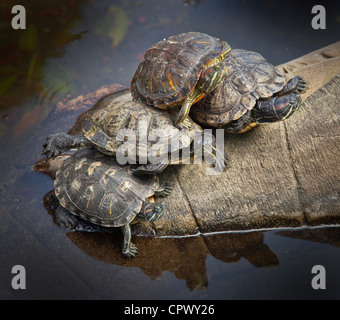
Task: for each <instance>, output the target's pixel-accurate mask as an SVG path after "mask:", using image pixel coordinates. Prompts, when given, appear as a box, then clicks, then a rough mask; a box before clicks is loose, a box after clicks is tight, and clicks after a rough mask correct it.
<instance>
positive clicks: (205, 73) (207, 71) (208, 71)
mask: <svg viewBox="0 0 340 320" xmlns="http://www.w3.org/2000/svg"><path fill="white" fill-rule="evenodd" d="M211 71H213V68H209V69H208V70H206V71H204V72H203V74H202V78H204V77H205V76H206V75H207V74H208V73H210V72H211Z"/></svg>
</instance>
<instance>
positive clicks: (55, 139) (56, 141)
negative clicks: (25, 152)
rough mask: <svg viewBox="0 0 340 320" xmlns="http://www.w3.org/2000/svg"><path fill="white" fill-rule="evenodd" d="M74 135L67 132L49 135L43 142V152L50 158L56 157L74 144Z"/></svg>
mask: <svg viewBox="0 0 340 320" xmlns="http://www.w3.org/2000/svg"><path fill="white" fill-rule="evenodd" d="M73 140H74V139H73V137H72V136H70V135H68V134H66V133H56V134H51V135H49V136H48V137H47V138H46V140H45V142H44V143H43V145H42V146H43V152H42V154H44V155H45V156H46V157H47V158H48V159H50V158H53V159H54V158H55V157H57V156H59V155H61V154H62V153H64V152H66V151H67V150H69V149H70V148H71V146H72V145H73Z"/></svg>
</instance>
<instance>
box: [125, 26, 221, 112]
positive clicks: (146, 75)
mask: <svg viewBox="0 0 340 320" xmlns="http://www.w3.org/2000/svg"><path fill="white" fill-rule="evenodd" d="M223 46H224V45H223V43H222V41H221V40H219V39H217V38H214V37H212V36H209V35H207V34H204V33H199V32H188V33H182V34H179V35H175V36H172V37H170V38H168V39H164V40H162V41H160V42H158V43H156V44H155V45H154V46H152V47H151V48H150V49H148V50H147V51H146V52H145V54H144V57H143V59H142V60H141V62H140V63H139V65H138V67H137V70H136V72H135V74H134V76H133V78H132V80H131V85H130V90H131V94H132V96H133V98H134V99H135V100H139V101H142V102H144V103H146V104H149V105H153V106H155V107H160V106H164V105H166V106H167V105H175V104H177V103H179V102H180V101H181V100H182V99H184V98H185V97H186V96H187V95H188V94H189V93H190V92H191V90H192V89H193V88H194V86H195V85H196V83H197V81H198V79H199V77H200V74H201V72H202V70H203V68H204V66H205V65H206V64H207V63H208V62H209V61H210V60H211V59H213V58H215V57H217V56H218V55H219V54H220V53H221V52H222V50H223Z"/></svg>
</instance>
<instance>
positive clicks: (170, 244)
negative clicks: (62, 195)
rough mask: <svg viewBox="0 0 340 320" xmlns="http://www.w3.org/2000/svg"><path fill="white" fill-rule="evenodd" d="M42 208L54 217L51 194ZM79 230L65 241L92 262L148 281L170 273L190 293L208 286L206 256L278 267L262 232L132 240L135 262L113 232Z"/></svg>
mask: <svg viewBox="0 0 340 320" xmlns="http://www.w3.org/2000/svg"><path fill="white" fill-rule="evenodd" d="M44 206H45V209H46V210H47V211H48V212H49V213H50V214H51V215H52V216H53V214H54V211H55V209H56V208H57V206H58V202H57V200H56V198H55V196H54V192H53V191H50V192H49V193H47V194H46V195H45V197H44ZM79 230H81V231H75V232H69V233H67V236H68V238H69V239H70V240H71V241H72V242H73V243H74V244H75V245H76V246H77V247H79V248H80V249H81V250H82V251H84V252H85V253H86V254H88V255H89V256H91V257H93V258H94V259H97V260H99V261H101V262H105V263H111V264H115V265H119V266H125V267H135V268H136V267H138V268H140V270H141V271H142V272H143V273H144V274H146V275H147V276H149V277H150V278H151V279H157V278H159V277H161V275H162V272H163V271H170V272H173V273H174V274H175V276H176V277H177V278H178V279H183V280H185V281H186V285H187V287H188V288H189V289H190V290H191V291H192V290H194V289H203V288H205V287H207V286H208V277H207V270H206V264H205V261H206V258H207V255H211V256H213V257H214V258H216V259H218V260H220V261H223V262H226V263H231V262H238V261H239V260H240V259H241V258H245V259H247V260H248V261H249V262H250V263H252V264H253V265H254V266H256V267H269V266H276V265H278V259H277V257H276V255H275V254H274V253H273V252H271V251H270V249H269V248H268V246H267V245H265V244H264V243H263V240H264V235H263V233H262V232H248V233H239V234H238V233H225V234H216V235H212V236H206V237H189V238H148V237H135V238H134V239H133V242H134V243H135V244H136V246H137V247H138V248H139V249H140V250H139V251H138V255H137V257H136V258H135V259H127V258H125V257H124V256H122V254H121V248H120V244H121V237H122V235H121V233H120V232H117V230H116V229H115V228H103V227H100V226H94V225H92V224H90V223H88V222H87V221H83V224H82V225H81V227H80V228H79ZM84 231H87V232H84ZM89 232H90V233H89ZM108 233H109V234H108Z"/></svg>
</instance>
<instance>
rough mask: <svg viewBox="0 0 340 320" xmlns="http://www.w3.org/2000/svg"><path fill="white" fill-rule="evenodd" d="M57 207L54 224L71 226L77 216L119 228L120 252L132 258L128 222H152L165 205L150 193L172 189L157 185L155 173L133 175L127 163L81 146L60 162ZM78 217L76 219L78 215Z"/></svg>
mask: <svg viewBox="0 0 340 320" xmlns="http://www.w3.org/2000/svg"><path fill="white" fill-rule="evenodd" d="M54 187H55V195H56V196H57V198H58V200H59V204H60V206H58V207H57V209H56V212H55V218H56V223H57V224H58V225H61V226H64V227H66V228H68V229H74V228H75V227H76V225H77V224H78V223H79V222H78V221H79V218H81V219H84V220H86V221H89V222H91V223H93V224H95V225H100V226H104V227H121V229H122V232H123V235H124V242H123V250H122V253H123V255H124V256H126V257H129V258H130V257H134V256H135V254H136V253H137V247H136V246H135V245H134V244H133V243H132V242H131V227H130V224H131V223H133V222H135V221H138V219H137V218H136V216H138V218H141V219H144V220H146V221H148V222H154V221H156V220H157V219H158V218H160V217H161V216H162V215H163V214H164V212H165V210H166V206H165V204H164V203H163V202H160V203H155V202H153V195H155V196H168V195H169V194H170V193H171V191H172V188H171V187H170V186H169V185H168V184H163V185H160V184H159V179H158V177H157V175H141V176H136V175H134V174H133V173H132V170H131V166H130V165H124V166H123V165H120V164H118V163H117V162H116V161H115V159H114V158H112V157H109V156H106V155H104V154H103V153H100V152H98V151H97V150H95V149H93V148H83V149H80V150H77V151H76V152H74V153H73V154H72V155H71V156H70V157H69V158H67V159H66V160H64V161H63V163H62V165H61V168H60V169H59V170H58V171H57V173H56V179H55V180H54ZM78 217H79V218H78Z"/></svg>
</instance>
